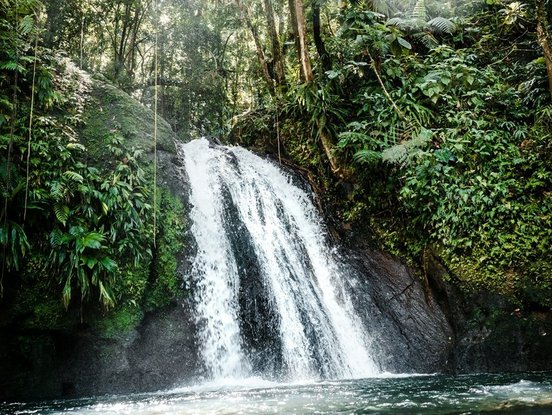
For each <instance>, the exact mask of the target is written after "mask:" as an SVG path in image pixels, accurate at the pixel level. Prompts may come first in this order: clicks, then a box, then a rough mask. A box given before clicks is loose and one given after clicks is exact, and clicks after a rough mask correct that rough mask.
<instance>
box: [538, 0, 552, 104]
mask: <svg viewBox="0 0 552 415" xmlns="http://www.w3.org/2000/svg"><path fill="white" fill-rule="evenodd" d="M536 6H537V38H538V40H539V44H540V46H541V47H542V50H543V52H544V60H545V62H546V73H547V75H548V91H549V92H550V97H551V98H552V48H551V47H550V34H549V33H548V15H547V14H546V8H545V5H544V0H536Z"/></svg>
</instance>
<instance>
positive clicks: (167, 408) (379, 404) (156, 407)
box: [0, 373, 552, 415]
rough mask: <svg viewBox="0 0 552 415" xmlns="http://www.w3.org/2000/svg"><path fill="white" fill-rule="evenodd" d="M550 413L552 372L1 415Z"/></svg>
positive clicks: (214, 389)
mask: <svg viewBox="0 0 552 415" xmlns="http://www.w3.org/2000/svg"><path fill="white" fill-rule="evenodd" d="M479 413H505V414H543V415H544V414H552V373H523V374H500V375H467V376H456V377H451V376H441V375H433V376H405V377H401V376H389V377H381V378H372V379H361V380H345V381H336V382H329V381H327V382H319V383H310V384H277V383H271V382H267V381H263V380H259V379H250V380H247V381H243V380H240V381H236V382H233V381H231V380H228V381H226V382H221V383H216V384H204V385H199V386H193V387H185V388H180V389H174V390H170V391H163V392H156V393H150V394H133V395H125V396H102V397H94V398H86V399H76V400H57V401H46V402H34V403H15V402H13V403H2V404H0V414H137V415H145V414H157V415H158V414H217V415H224V414H479Z"/></svg>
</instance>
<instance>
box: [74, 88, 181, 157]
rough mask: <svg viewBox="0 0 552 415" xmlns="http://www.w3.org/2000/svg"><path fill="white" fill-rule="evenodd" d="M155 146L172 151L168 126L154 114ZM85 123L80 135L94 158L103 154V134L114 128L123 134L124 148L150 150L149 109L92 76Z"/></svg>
mask: <svg viewBox="0 0 552 415" xmlns="http://www.w3.org/2000/svg"><path fill="white" fill-rule="evenodd" d="M157 121H158V123H157V125H158V128H157V149H158V150H164V151H169V152H171V153H174V152H175V146H174V141H173V140H174V134H173V132H172V130H171V126H170V125H169V124H168V123H167V122H166V121H165V120H163V119H162V118H158V120H157ZM84 123H85V126H84V128H83V129H82V131H81V138H82V140H83V142H84V144H85V145H86V146H87V147H88V150H89V155H90V156H91V157H92V158H93V159H94V160H97V161H101V160H102V158H103V157H105V151H104V149H105V146H106V144H107V143H106V142H105V137H108V136H109V135H110V134H112V133H113V131H117V132H118V133H120V134H122V135H123V137H124V138H125V143H124V145H125V147H126V148H127V149H131V148H136V149H142V150H144V151H145V152H146V154H151V153H153V148H154V140H153V125H154V119H153V113H152V112H151V111H150V110H149V109H147V108H146V107H144V106H143V105H141V104H140V103H139V102H138V101H136V100H135V99H134V98H132V97H131V96H130V95H128V94H126V93H125V92H123V91H121V90H119V89H117V88H116V87H114V86H112V85H110V84H108V83H106V82H103V81H100V80H94V83H93V87H92V92H91V96H90V99H89V101H88V102H87V105H86V107H85V112H84Z"/></svg>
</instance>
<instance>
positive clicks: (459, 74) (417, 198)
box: [258, 1, 552, 307]
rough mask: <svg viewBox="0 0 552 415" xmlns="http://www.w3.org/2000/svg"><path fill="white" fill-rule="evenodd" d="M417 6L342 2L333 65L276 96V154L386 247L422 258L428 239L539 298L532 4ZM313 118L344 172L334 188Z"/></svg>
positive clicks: (487, 280) (545, 185) (521, 293)
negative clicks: (394, 11)
mask: <svg viewBox="0 0 552 415" xmlns="http://www.w3.org/2000/svg"><path fill="white" fill-rule="evenodd" d="M424 3H429V2H422V1H417V2H411V4H410V8H409V9H408V11H407V12H406V13H404V14H402V15H398V16H397V17H395V18H393V19H388V18H386V16H383V15H380V14H378V13H375V12H373V11H371V10H368V9H367V8H365V5H364V4H363V3H356V4H351V5H349V6H347V7H344V8H342V9H341V10H340V11H339V13H338V17H337V18H336V21H335V23H336V24H338V25H339V26H338V31H337V32H336V35H335V36H329V35H328V36H326V38H325V39H324V40H325V42H326V48H327V50H328V53H329V55H330V56H331V58H332V63H333V65H332V68H331V70H329V71H326V72H325V73H323V74H322V73H319V74H318V77H317V79H316V80H315V81H314V82H313V83H311V84H303V85H298V86H290V88H289V90H288V92H287V95H286V96H285V97H284V104H283V105H282V106H283V108H284V114H283V116H284V117H283V118H284V119H285V121H284V122H283V127H282V133H283V137H284V143H285V147H286V151H287V154H289V156H290V157H291V158H292V159H293V160H294V161H295V162H297V163H299V164H300V165H302V166H304V167H306V168H309V169H311V170H313V171H315V172H317V174H318V175H319V176H320V177H319V184H320V185H321V187H322V188H323V189H324V192H325V194H324V197H325V200H326V201H327V202H329V203H331V205H332V206H333V207H334V209H335V210H336V211H337V213H336V215H337V217H338V218H339V219H341V220H342V221H344V222H352V223H354V225H356V226H360V227H362V229H363V230H368V232H370V233H371V234H372V235H373V236H374V240H375V241H376V243H380V244H383V245H384V246H385V247H386V248H387V249H389V250H390V251H392V252H393V253H395V254H399V255H403V256H404V255H406V256H408V257H409V258H410V259H409V261H410V262H411V263H420V262H421V259H420V258H421V257H422V254H423V252H425V251H426V250H427V249H428V248H431V249H432V250H434V251H437V252H438V253H439V255H440V256H441V257H442V258H443V260H444V261H445V262H446V264H447V266H448V267H449V268H450V269H451V271H452V272H453V273H454V274H455V275H456V276H457V277H458V278H460V279H461V280H462V281H463V283H464V284H465V286H466V287H472V288H481V287H486V288H490V289H492V290H494V291H497V292H500V293H507V294H508V295H510V296H512V297H514V298H516V301H518V302H519V303H530V302H534V303H537V304H541V305H544V306H548V307H550V306H551V305H552V303H551V302H550V298H552V297H551V296H550V292H551V291H550V290H551V288H550V287H551V285H552V268H551V267H550V264H551V263H552V257H551V254H552V253H551V251H550V246H552V231H551V229H550V226H549V225H548V224H549V223H551V222H552V205H551V198H550V189H551V188H552V171H551V169H550V166H552V158H551V154H552V151H551V146H550V131H551V130H550V129H551V128H552V118H551V115H552V111H551V110H550V108H551V107H550V104H549V102H550V101H549V100H550V98H549V95H548V90H547V84H546V82H547V79H546V72H545V68H544V64H543V63H544V62H543V60H542V58H541V57H540V54H541V53H542V51H540V49H539V48H538V45H536V43H535V33H534V27H535V26H534V22H531V19H532V18H533V17H532V14H531V12H530V7H529V6H527V8H526V7H525V6H523V7H521V6H519V7H518V5H517V4H514V3H512V4H509V5H508V6H507V7H506V9H504V5H503V4H502V3H500V4H489V5H482V4H479V5H473V6H472V5H470V6H469V7H471V9H470V12H471V13H472V14H471V15H470V16H464V17H463V18H462V19H454V18H452V17H451V16H450V15H448V16H443V17H440V16H439V15H438V14H436V12H435V9H431V8H430V7H426V6H427V5H424ZM467 7H468V6H466V8H467ZM500 9H503V11H502V12H500V14H497V13H498V11H499V10H500ZM497 15H498V16H500V17H499V18H497ZM519 25H522V26H523V27H524V28H525V29H520V27H521V26H519ZM514 26H515V27H514ZM527 28H530V29H529V31H528V29H527ZM531 30H532V31H533V32H532V33H531V32H530V31H531ZM424 38H428V39H429V38H430V40H431V39H433V40H434V41H432V42H429V43H427V42H425V41H424V40H423V39H424ZM430 43H431V44H430ZM521 49H523V52H521ZM258 113H262V111H258ZM319 125H321V126H322V127H323V128H326V129H327V132H328V133H331V134H332V135H333V136H334V137H338V142H337V145H336V146H335V149H334V151H335V152H336V154H338V155H339V156H340V158H341V160H344V161H345V163H346V168H348V169H350V170H351V171H353V172H354V173H353V174H354V179H353V180H354V182H353V184H352V185H350V189H349V190H348V192H347V193H345V194H344V193H343V192H342V191H341V190H339V189H340V185H339V184H338V183H337V180H336V179H335V177H333V178H332V176H331V174H330V173H329V171H328V169H327V162H326V161H325V160H326V158H325V157H324V156H323V153H322V150H321V148H320V147H319V146H317V145H316V141H315V140H314V139H313V138H316V137H317V136H318V135H319V134H320V132H319V131H317V128H318V126H319ZM324 165H326V167H324Z"/></svg>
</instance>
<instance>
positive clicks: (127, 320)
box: [92, 306, 144, 340]
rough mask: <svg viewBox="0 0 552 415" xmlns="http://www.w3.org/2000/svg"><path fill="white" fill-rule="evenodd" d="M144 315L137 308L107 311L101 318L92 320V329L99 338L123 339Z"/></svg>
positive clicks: (124, 307)
mask: <svg viewBox="0 0 552 415" xmlns="http://www.w3.org/2000/svg"><path fill="white" fill-rule="evenodd" d="M143 317H144V313H143V311H142V309H141V308H140V307H138V306H122V307H119V308H116V309H114V310H111V311H109V312H108V313H107V314H106V315H104V316H102V317H99V318H98V317H96V318H93V319H92V327H93V328H94V330H95V331H96V332H97V333H98V334H99V336H100V337H102V338H106V339H118V340H121V339H125V338H127V337H128V336H129V335H130V334H131V333H132V332H133V331H134V329H135V328H136V327H137V326H138V324H140V322H141V321H142V318H143Z"/></svg>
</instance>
